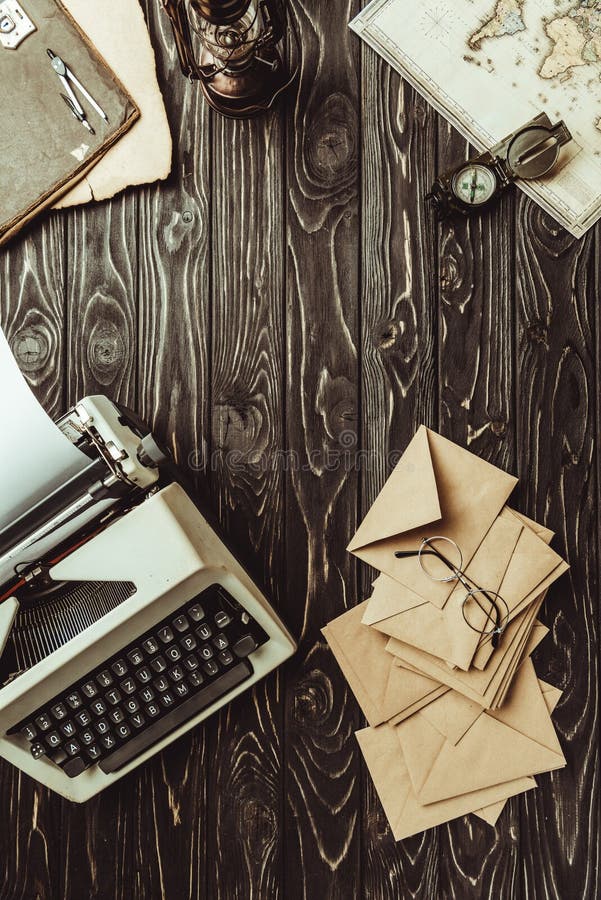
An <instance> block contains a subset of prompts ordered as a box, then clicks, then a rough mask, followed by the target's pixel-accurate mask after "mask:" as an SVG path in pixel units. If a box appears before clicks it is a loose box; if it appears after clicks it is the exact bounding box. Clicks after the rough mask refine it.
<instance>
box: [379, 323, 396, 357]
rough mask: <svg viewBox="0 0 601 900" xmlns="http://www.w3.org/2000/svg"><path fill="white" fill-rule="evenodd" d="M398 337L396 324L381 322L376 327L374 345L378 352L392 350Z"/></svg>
mask: <svg viewBox="0 0 601 900" xmlns="http://www.w3.org/2000/svg"><path fill="white" fill-rule="evenodd" d="M398 335H399V326H398V325H397V324H396V322H381V323H380V324H379V325H377V326H376V332H375V335H374V344H375V346H376V347H377V348H378V350H384V351H386V350H392V348H393V347H394V346H395V345H396V342H397V337H398Z"/></svg>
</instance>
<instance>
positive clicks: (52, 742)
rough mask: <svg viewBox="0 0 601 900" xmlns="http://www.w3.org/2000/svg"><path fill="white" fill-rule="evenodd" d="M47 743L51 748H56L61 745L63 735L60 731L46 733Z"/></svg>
mask: <svg viewBox="0 0 601 900" xmlns="http://www.w3.org/2000/svg"><path fill="white" fill-rule="evenodd" d="M45 740H46V743H47V744H48V746H49V747H50V749H51V750H54V748H55V747H60V744H61V741H62V737H61V736H60V734H59V733H58V731H51V732H50V733H49V734H47V735H46V738H45Z"/></svg>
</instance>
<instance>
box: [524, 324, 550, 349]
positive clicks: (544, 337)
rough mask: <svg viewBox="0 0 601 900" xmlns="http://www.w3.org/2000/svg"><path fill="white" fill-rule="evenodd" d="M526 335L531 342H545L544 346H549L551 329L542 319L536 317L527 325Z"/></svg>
mask: <svg viewBox="0 0 601 900" xmlns="http://www.w3.org/2000/svg"><path fill="white" fill-rule="evenodd" d="M526 337H527V338H528V341H529V343H531V344H544V346H547V343H548V337H549V329H548V328H547V326H546V324H545V323H544V322H543V321H542V319H536V320H535V321H534V322H530V324H529V325H528V326H527V328H526Z"/></svg>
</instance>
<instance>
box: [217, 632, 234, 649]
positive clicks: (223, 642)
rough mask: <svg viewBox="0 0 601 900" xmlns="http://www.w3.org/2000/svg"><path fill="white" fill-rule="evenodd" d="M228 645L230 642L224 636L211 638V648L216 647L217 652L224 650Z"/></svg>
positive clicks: (219, 635)
mask: <svg viewBox="0 0 601 900" xmlns="http://www.w3.org/2000/svg"><path fill="white" fill-rule="evenodd" d="M229 645H230V642H229V641H228V639H227V638H226V636H225V635H224V634H218V635H217V637H214V638H213V646H214V647H216V648H217V650H225V649H226V647H229Z"/></svg>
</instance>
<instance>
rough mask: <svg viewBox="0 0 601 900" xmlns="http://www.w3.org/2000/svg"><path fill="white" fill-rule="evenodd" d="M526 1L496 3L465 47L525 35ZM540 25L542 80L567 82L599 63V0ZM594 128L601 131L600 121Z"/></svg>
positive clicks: (588, 1)
mask: <svg viewBox="0 0 601 900" xmlns="http://www.w3.org/2000/svg"><path fill="white" fill-rule="evenodd" d="M527 3H528V0H498V2H497V3H496V4H495V8H494V10H493V11H492V12H491V14H490V16H489V17H487V19H486V21H485V22H484V23H483V24H481V25H479V26H478V28H477V29H476V30H475V31H474V32H473V33H472V34H470V35H469V37H468V45H469V47H470V48H471V49H474V50H475V49H479V48H480V46H481V44H482V42H483V41H484V40H485V39H486V38H500V37H502V36H503V35H513V34H517V33H518V32H520V31H526V22H525V16H524V7H525V5H526V4H527ZM540 25H541V27H542V29H543V31H544V33H545V34H546V36H547V37H548V39H549V46H548V48H547V52H546V53H543V59H542V61H541V64H540V66H539V68H538V75H539V77H540V78H542V79H547V80H552V79H555V78H557V79H559V81H561V82H566V81H568V79H570V78H571V76H572V73H573V70H574V69H575V68H577V67H578V66H587V65H596V66H598V65H599V63H600V62H601V0H578V2H576V3H575V4H574V5H572V6H571V7H570V8H568V9H567V11H562V12H559V13H558V12H557V10H556V11H555V13H554V14H552V15H551V16H550V17H549V18H545V17H542V18H541V19H540ZM595 126H596V127H597V128H599V127H601V125H600V122H599V117H598V116H597V117H595Z"/></svg>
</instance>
